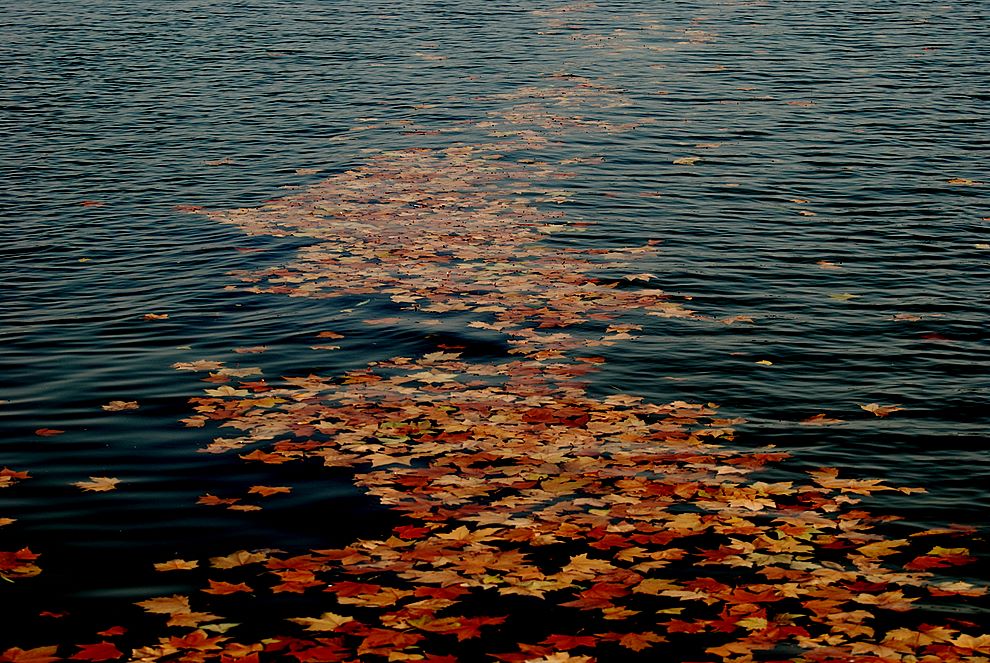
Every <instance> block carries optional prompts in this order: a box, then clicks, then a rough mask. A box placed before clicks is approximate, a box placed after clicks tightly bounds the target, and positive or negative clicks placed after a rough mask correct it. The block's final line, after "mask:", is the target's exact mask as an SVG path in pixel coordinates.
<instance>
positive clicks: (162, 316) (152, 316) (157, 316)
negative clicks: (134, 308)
mask: <svg viewBox="0 0 990 663" xmlns="http://www.w3.org/2000/svg"><path fill="white" fill-rule="evenodd" d="M141 317H142V318H144V319H145V320H167V319H168V313H145V314H144V315H143V316H141Z"/></svg>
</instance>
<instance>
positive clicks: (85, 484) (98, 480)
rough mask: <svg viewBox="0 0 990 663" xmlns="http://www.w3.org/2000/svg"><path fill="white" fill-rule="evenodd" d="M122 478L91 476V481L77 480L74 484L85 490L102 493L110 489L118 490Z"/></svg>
mask: <svg viewBox="0 0 990 663" xmlns="http://www.w3.org/2000/svg"><path fill="white" fill-rule="evenodd" d="M118 483H120V479H115V478H113V477H90V478H89V481H76V482H74V483H73V484H72V485H73V486H76V487H78V488H82V489H83V490H87V491H91V492H95V493H102V492H106V491H108V490H116V489H117V484H118Z"/></svg>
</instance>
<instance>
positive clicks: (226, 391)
mask: <svg viewBox="0 0 990 663" xmlns="http://www.w3.org/2000/svg"><path fill="white" fill-rule="evenodd" d="M203 392H204V393H206V394H208V395H210V396H221V397H222V396H247V395H248V394H249V393H250V392H249V391H248V390H247V389H234V388H233V387H231V386H229V385H223V386H221V387H217V388H216V389H204V390H203Z"/></svg>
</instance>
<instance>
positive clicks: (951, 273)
mask: <svg viewBox="0 0 990 663" xmlns="http://www.w3.org/2000/svg"><path fill="white" fill-rule="evenodd" d="M3 4H4V6H3V11H2V18H0V63H2V68H3V72H4V73H3V84H2V89H0V174H2V181H3V187H2V190H0V210H2V227H0V232H2V238H3V241H2V243H0V261H2V262H0V265H2V270H0V302H2V306H0V324H2V327H0V363H2V372H0V389H2V391H0V399H2V403H0V414H2V419H0V430H2V435H0V467H4V466H6V467H9V468H12V469H15V470H19V471H27V472H29V473H30V475H31V479H30V480H25V481H23V482H21V483H19V484H18V485H17V486H15V487H12V488H8V489H5V490H4V491H3V492H0V518H5V517H7V518H15V519H16V522H14V523H12V524H9V525H6V526H3V527H2V529H0V550H16V549H18V548H21V547H24V546H30V548H31V549H32V550H33V551H35V552H37V553H40V554H41V555H42V557H41V558H40V559H39V564H40V566H41V567H42V569H43V572H42V573H41V575H39V576H38V577H36V578H30V579H25V580H18V581H16V582H14V583H0V597H3V598H2V599H0V600H2V602H3V603H4V604H5V607H4V608H3V613H4V624H5V627H4V629H3V631H0V650H2V649H3V645H8V646H9V645H13V644H18V645H20V646H27V645H30V644H32V643H35V644H46V643H49V639H48V638H46V637H45V634H46V633H47V632H48V629H50V628H51V618H48V621H46V618H39V617H38V613H39V612H42V611H52V612H68V613H70V618H64V619H63V621H64V628H65V632H66V633H67V635H65V636H60V637H65V638H66V642H74V641H75V640H74V639H73V638H74V637H76V635H75V634H80V635H79V637H83V636H82V635H81V634H83V633H87V632H91V631H92V629H93V627H98V628H105V627H107V626H109V625H112V624H113V623H117V622H118V621H122V620H124V619H126V618H127V615H128V614H130V611H133V610H134V608H133V606H131V603H132V602H134V601H138V600H142V599H144V598H147V597H149V596H155V595H160V594H163V593H170V592H181V591H185V589H186V588H184V587H183V585H182V581H181V579H180V580H173V578H171V577H165V576H163V575H155V574H153V573H150V572H149V569H150V565H151V563H152V562H159V561H163V560H167V559H171V558H173V557H184V558H187V559H195V558H204V557H208V556H210V555H218V554H225V553H226V552H229V551H231V550H235V549H237V548H249V549H250V548H257V547H262V546H271V547H279V548H284V549H297V550H304V549H307V548H309V547H314V546H320V547H328V546H331V545H344V544H346V543H347V542H348V541H351V540H353V539H356V538H366V537H371V536H379V535H381V534H382V533H383V532H387V531H388V528H390V527H391V526H392V525H394V521H395V516H393V515H392V514H390V513H388V512H386V511H385V510H384V509H383V508H382V507H380V506H378V504H377V503H376V502H375V501H374V500H371V499H369V498H367V497H366V496H365V495H364V494H363V493H362V492H361V491H360V490H359V489H358V488H357V487H355V486H353V485H352V484H351V482H350V481H349V480H348V475H347V474H346V473H343V472H341V473H339V476H337V475H336V474H334V473H333V472H323V471H321V470H320V469H319V468H312V467H309V466H305V467H302V466H300V467H290V466H286V467H281V466H267V465H264V466H255V465H246V464H244V463H241V462H239V461H238V460H237V459H236V458H231V457H228V456H223V455H218V456H214V455H209V454H200V453H197V452H196V450H197V449H198V448H200V447H202V446H203V445H204V444H205V443H208V442H209V440H210V438H211V436H213V435H215V434H216V431H215V430H199V429H195V428H186V427H184V426H183V425H182V424H181V423H179V420H180V419H182V418H183V417H186V416H188V415H189V406H188V405H187V400H188V399H189V398H190V397H191V396H194V395H196V394H197V393H198V392H199V390H201V389H202V384H201V383H200V382H199V377H201V376H198V375H196V374H193V373H186V372H177V371H175V370H173V369H172V368H171V366H172V364H173V363H175V362H187V361H193V360H196V359H203V358H207V359H218V360H223V361H227V362H228V363H229V364H230V365H234V366H260V367H261V368H262V369H263V370H264V372H265V374H266V375H267V376H279V375H306V374H307V373H309V372H322V373H323V374H339V373H342V372H343V371H345V370H348V369H353V368H360V367H363V366H364V365H366V364H367V363H368V362H369V361H374V360H378V359H383V358H386V357H389V356H393V355H395V354H414V353H422V352H428V351H430V349H431V348H433V347H434V346H435V345H436V342H437V339H438V338H440V339H443V338H447V337H450V338H455V337H457V334H458V331H457V330H456V329H455V328H453V326H452V327H451V328H449V329H446V328H441V329H424V328H418V327H416V326H415V325H413V324H409V325H402V324H399V325H395V326H393V327H391V328H389V329H386V330H382V329H379V328H373V327H368V326H366V325H363V324H361V322H360V320H361V319H364V318H375V317H383V316H391V315H395V314H396V313H395V312H396V307H395V306H393V305H392V304H391V302H389V301H388V299H387V298H386V297H375V296H372V297H369V298H367V299H366V300H356V299H355V300H347V301H344V302H342V303H341V302H340V301H338V300H330V303H327V302H326V301H322V300H319V299H305V298H290V297H276V296H265V295H258V294H251V293H245V292H241V291H233V290H230V289H226V288H227V286H229V285H230V284H231V283H232V282H233V281H232V279H231V277H230V276H229V275H228V273H229V272H230V271H232V270H244V269H253V268H258V267H264V266H269V265H278V264H282V263H284V262H286V261H288V260H290V259H291V258H292V256H293V255H294V254H295V251H296V250H297V249H298V248H299V247H300V246H302V245H303V244H305V243H306V240H305V239H302V238H293V237H282V238H275V237H256V236H250V237H249V236H245V235H244V234H243V233H241V232H240V231H239V230H238V229H236V228H233V227H230V226H222V225H218V224H215V223H213V222H211V221H209V220H208V219H206V218H204V217H201V216H196V215H191V214H188V213H184V212H182V211H180V210H177V209H176V207H175V206H176V205H200V206H205V207H207V208H229V207H249V206H254V205H258V204H260V203H262V202H263V201H265V200H268V199H271V198H275V197H279V196H282V195H285V194H286V193H288V192H291V191H292V187H298V186H304V185H307V184H311V183H314V182H317V181H319V180H320V179H322V178H324V177H327V176H330V175H333V174H335V173H340V172H343V171H345V170H347V169H348V168H353V167H355V166H356V165H359V164H361V163H364V162H365V161H366V160H367V159H368V157H369V155H373V154H376V153H378V152H381V151H383V150H392V149H400V148H406V147H439V146H444V145H445V144H447V143H449V142H452V141H468V142H469V141H472V140H474V141H484V140H487V137H486V131H485V129H484V128H483V127H477V123H479V122H484V121H485V120H486V119H488V118H489V117H490V114H491V113H493V112H498V111H499V109H500V108H501V107H502V106H504V107H508V106H510V105H511V104H510V103H509V102H507V101H500V100H499V99H498V98H497V97H496V95H500V94H505V93H510V92H512V91H514V90H517V89H519V88H521V87H524V86H537V85H542V84H544V83H545V81H546V80H547V76H548V75H553V74H557V75H560V74H562V73H566V74H570V75H574V76H582V77H587V78H589V79H592V80H594V81H596V82H600V83H601V84H602V85H607V86H609V88H610V89H616V90H621V93H622V94H623V98H624V100H625V102H626V103H624V104H623V105H621V106H616V107H609V106H608V105H606V104H603V105H602V106H601V107H599V108H594V109H592V110H590V111H588V110H587V109H583V110H582V112H584V113H585V115H586V117H588V118H592V119H594V120H596V121H602V122H610V123H614V124H622V123H630V124H632V125H636V127H635V128H633V129H631V130H628V131H624V132H614V133H606V134H604V135H602V134H595V135H588V136H583V135H582V133H581V131H576V132H573V131H572V132H571V133H570V134H569V135H568V136H567V137H561V138H560V139H559V140H556V141H555V142H552V143H551V144H550V145H549V146H548V147H547V148H546V149H545V151H544V152H543V154H542V155H541V156H542V157H543V158H551V159H556V160H561V159H567V158H569V157H572V156H575V155H585V154H596V155H600V156H601V157H603V160H601V161H600V162H598V163H577V164H575V165H573V166H572V170H573V172H574V173H575V176H574V177H572V178H570V179H566V180H561V181H560V182H559V183H557V184H555V187H556V188H557V189H559V190H560V191H562V192H564V193H563V194H562V195H561V199H560V200H559V201H557V202H548V203H546V205H547V206H550V207H553V208H554V209H555V211H558V212H562V213H563V214H565V215H566V216H567V217H568V218H570V219H572V220H578V221H586V222H594V223H596V224H597V225H594V226H588V227H587V229H586V231H585V232H583V233H581V234H568V235H562V236H555V237H554V238H550V239H548V241H549V242H557V243H559V244H562V245H565V246H571V245H573V246H582V247H588V246H600V247H602V248H607V247H609V246H612V245H623V246H628V245H635V244H642V243H643V242H645V241H647V240H661V241H662V251H661V252H660V254H659V257H656V258H646V259H644V260H643V262H642V264H637V265H636V266H635V271H636V272H649V273H653V274H655V275H656V278H657V281H656V282H657V283H658V284H659V286H658V287H660V288H662V289H664V290H666V291H668V292H669V293H671V294H673V295H675V296H677V297H678V298H681V301H685V302H689V304H690V307H691V308H692V309H694V310H697V311H700V312H703V313H704V314H706V315H710V316H713V317H714V318H730V317H732V316H749V317H751V318H752V320H753V322H752V323H746V322H741V323H736V324H702V323H699V322H697V321H693V320H672V321H662V324H660V323H658V326H657V327H655V328H653V329H649V328H648V329H647V330H646V331H645V332H644V333H643V335H642V337H641V338H640V339H639V340H638V341H637V343H635V344H633V345H628V346H622V347H616V348H614V349H611V350H609V351H607V352H606V353H605V354H606V355H607V358H608V363H607V364H605V365H604V366H603V368H602V370H601V371H600V372H599V373H598V374H597V375H596V376H595V378H594V383H593V385H592V389H593V391H595V392H596V393H600V394H604V395H607V394H609V393H614V392H617V391H622V392H623V393H633V394H637V395H641V396H644V397H646V398H647V399H650V400H652V401H655V402H668V401H671V400H677V399H683V400H687V401H694V402H715V403H718V404H719V405H720V406H721V409H722V412H723V413H724V414H725V415H726V416H730V417H742V418H745V419H746V420H747V422H746V423H744V424H740V425H739V426H738V427H737V429H738V433H739V435H738V438H737V440H736V443H737V444H739V445H742V446H746V445H753V446H755V445H762V444H775V445H777V446H778V447H779V448H780V449H783V450H786V451H790V452H791V453H792V454H793V458H791V459H790V461H788V463H787V464H786V469H783V470H781V473H782V474H781V476H782V477H784V476H786V473H787V472H795V471H801V470H804V469H807V468H813V467H819V466H835V467H840V468H842V469H843V472H844V473H846V474H848V475H850V476H856V477H878V478H883V479H886V480H888V481H889V482H890V483H891V484H894V485H908V486H919V487H924V488H925V489H927V493H924V494H911V495H902V494H899V493H889V494H881V495H880V496H879V497H875V498H872V499H871V502H870V503H871V506H873V507H874V508H877V509H879V510H881V511H886V510H889V511H890V512H896V513H898V514H899V515H901V516H904V517H905V518H906V519H907V522H908V523H909V524H911V525H917V526H919V527H921V526H924V527H934V526H937V525H944V524H947V523H961V524H971V525H982V524H984V522H985V519H986V513H987V508H988V507H990V492H988V489H987V481H986V477H987V474H988V470H990V461H988V447H987V444H988V441H987V434H986V431H987V427H988V424H990V403H988V396H990V360H988V352H990V340H988V333H987V329H988V328H987V307H988V304H990V287H988V283H990V269H988V260H990V205H988V198H987V193H986V192H987V190H988V187H990V168H988V161H987V150H988V147H990V94H988V90H990V80H988V79H990V77H988V75H987V71H988V70H987V66H986V65H987V61H988V56H990V51H988V46H987V44H988V43H990V5H988V4H987V3H984V2H980V1H978V0H977V1H969V2H967V1H962V2H956V3H953V4H951V5H950V4H942V3H937V2H907V3H871V2H847V3H838V4H837V3H832V2H820V1H818V0H814V1H809V2H801V3H772V2H771V3H759V2H702V1H685V2H672V3H652V2H635V1H626V0H622V1H619V2H609V3H602V4H601V6H600V7H598V8H594V7H588V8H585V9H584V10H583V11H581V12H575V13H574V14H573V15H571V14H562V15H561V16H562V17H563V18H562V19H560V20H558V21H557V22H554V21H548V20H547V19H546V18H544V17H541V16H539V15H536V14H534V13H533V10H539V9H546V8H548V7H553V6H555V3H551V2H543V1H542V0H541V1H540V2H514V3H490V2H477V1H474V0H458V1H457V2H447V3H439V2H419V1H416V2H407V3H400V4H397V3H391V2H381V1H367V2H366V1H359V2H337V1H336V0H326V1H323V2H315V1H308V2H307V1H302V2H277V1H273V0H245V1H242V2H233V3H221V4H217V3H211V2H203V1H200V0H181V1H177V2H171V3H151V2H144V1H140V2H113V1H108V2H100V3H81V2H61V1H60V2H56V1H51V0H38V1H34V2H29V3H28V2H20V3H17V2H9V1H8V2H5V3H3ZM513 103H514V102H513ZM500 104H501V106H500ZM449 129H454V130H456V133H453V134H452V135H451V136H448V135H447V133H445V132H446V131H447V130H449ZM691 157H698V159H696V160H695V161H694V162H693V163H686V162H684V159H688V161H690V158H691ZM677 160H681V163H675V161H677ZM297 169H319V172H309V171H307V170H303V171H302V173H300V172H297ZM85 201H89V202H85ZM796 201H798V202H796ZM94 203H98V204H94ZM820 261H827V262H826V263H825V264H824V265H823V264H819V262H820ZM850 295H852V296H850ZM688 297H689V298H690V300H688V299H684V298H688ZM149 313H152V314H158V315H163V314H167V316H168V317H167V318H163V319H146V318H145V316H146V314H149ZM655 322H656V321H655ZM328 327H332V328H334V329H336V330H338V331H341V332H342V333H345V334H347V336H348V338H349V339H351V342H349V343H348V344H347V345H346V347H345V348H343V349H342V350H341V351H338V352H336V353H334V354H332V355H318V356H317V355H314V354H313V352H311V351H310V350H309V346H310V345H311V344H312V337H313V333H314V332H316V331H319V330H321V329H324V328H328ZM460 340H462V341H463V340H464V339H463V338H461V339H460ZM261 345H264V346H267V347H268V348H269V349H268V351H267V352H265V353H263V354H258V355H247V354H238V353H235V352H234V349H235V348H239V347H247V346H261ZM473 351H474V352H476V353H478V354H484V353H485V352H487V351H488V350H486V349H485V348H482V347H478V348H474V349H473ZM317 357H318V358H319V361H320V362H322V363H320V364H319V365H316V364H314V362H315V361H317ZM760 361H765V362H770V363H771V364H772V365H766V364H760V363H757V362H760ZM113 400H124V401H137V402H138V403H139V404H140V407H139V409H137V410H133V411H123V412H105V411H103V410H102V409H101V405H102V404H106V403H108V402H110V401H113ZM871 402H875V403H881V404H899V405H900V406H901V407H903V408H904V409H903V410H902V411H898V412H895V413H893V414H891V415H890V416H889V417H885V418H880V417H876V416H874V415H872V414H870V413H869V412H866V411H864V410H862V409H861V408H860V405H861V404H866V403H871ZM818 413H827V414H828V416H830V417H834V418H838V419H842V420H844V423H842V424H835V425H831V426H807V425H801V424H800V422H801V421H802V420H805V419H807V418H809V417H811V416H813V415H816V414H818ZM43 428H51V429H59V430H64V431H65V432H64V433H62V434H59V435H54V436H38V435H36V434H35V433H34V431H35V430H37V429H43ZM91 476H111V477H117V478H119V479H120V480H121V483H120V485H119V487H118V489H117V490H115V491H113V492H106V493H84V492H81V491H80V490H79V489H78V488H76V487H74V486H73V485H72V484H73V483H74V482H77V481H84V480H86V479H87V478H88V477H91ZM307 479H309V481H306V485H307V486H308V488H307V489H306V490H305V491H301V490H297V491H295V492H294V493H293V494H292V495H291V496H284V498H282V499H280V500H277V501H272V502H271V504H270V506H266V508H265V509H264V510H262V511H260V512H250V513H239V512H235V511H227V510H222V509H210V508H207V507H203V506H199V505H197V504H196V499H197V498H198V497H199V496H200V495H202V494H204V493H217V494H220V493H223V492H224V491H225V490H227V489H232V488H237V489H241V490H243V487H245V486H250V485H254V484H265V483H269V484H272V485H280V484H282V483H287V482H299V481H303V480H307ZM317 479H319V480H317ZM976 538H977V541H976V542H975V543H974V546H973V549H974V551H977V550H980V549H981V548H985V544H983V543H981V541H982V538H981V535H977V537H976ZM987 568H990V567H988V565H987V559H986V558H985V557H984V558H983V559H982V562H981V563H977V564H975V565H970V566H967V567H962V568H961V569H953V570H951V573H954V574H956V576H950V577H958V578H960V579H966V580H969V581H979V580H981V579H982V580H983V581H986V580H987V579H988V575H987ZM173 582H174V583H176V584H172V583H173ZM980 611H982V608H977V607H974V608H973V614H970V615H967V617H968V618H970V619H974V620H976V619H977V617H979V618H980V619H982V621H983V622H984V623H985V622H986V618H985V615H978V614H977V613H979V612H980Z"/></svg>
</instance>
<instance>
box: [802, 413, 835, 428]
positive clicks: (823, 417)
mask: <svg viewBox="0 0 990 663" xmlns="http://www.w3.org/2000/svg"><path fill="white" fill-rule="evenodd" d="M799 423H800V424H801V425H802V426H829V425H831V424H844V423H845V420H844V419H834V418H832V417H829V416H828V415H827V414H825V413H824V412H822V413H820V414H816V415H813V416H810V417H808V418H807V419H802V420H801V421H800V422H799Z"/></svg>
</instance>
